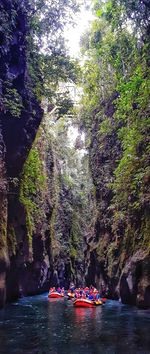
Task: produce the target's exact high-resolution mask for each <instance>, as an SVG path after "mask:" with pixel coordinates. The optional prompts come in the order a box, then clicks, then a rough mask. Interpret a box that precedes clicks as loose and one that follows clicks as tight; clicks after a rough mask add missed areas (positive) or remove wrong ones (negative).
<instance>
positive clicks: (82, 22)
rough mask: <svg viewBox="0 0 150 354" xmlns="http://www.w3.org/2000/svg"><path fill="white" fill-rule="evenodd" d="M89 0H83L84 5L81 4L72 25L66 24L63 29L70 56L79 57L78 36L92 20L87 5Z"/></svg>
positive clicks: (79, 36)
mask: <svg viewBox="0 0 150 354" xmlns="http://www.w3.org/2000/svg"><path fill="white" fill-rule="evenodd" d="M89 2H90V1H89V0H85V5H82V6H81V10H80V12H79V13H78V14H76V17H75V22H76V25H75V26H74V27H72V26H68V27H66V29H65V31H64V35H65V38H66V40H67V46H68V48H69V54H70V56H72V57H75V58H77V57H78V58H79V56H80V38H81V36H82V34H84V33H85V32H86V30H87V29H88V28H89V25H90V22H91V21H92V20H93V18H94V16H93V15H92V12H91V9H90V8H89V9H88V7H87V4H88V3H89Z"/></svg>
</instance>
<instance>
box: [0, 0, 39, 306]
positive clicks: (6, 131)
mask: <svg viewBox="0 0 150 354" xmlns="http://www.w3.org/2000/svg"><path fill="white" fill-rule="evenodd" d="M0 14H1V15H0V20H1V23H2V26H1V30H0V48H1V49H0V52H1V53H0V79H1V85H0V231H1V232H0V305H3V304H4V302H5V298H6V283H8V289H10V288H11V291H7V294H9V296H8V297H10V298H12V297H16V295H18V293H19V291H20V289H19V286H18V277H19V274H18V271H17V270H16V267H15V262H16V260H15V258H14V255H15V252H16V245H17V241H16V238H15V233H14V224H13V222H14V223H15V226H16V227H19V226H17V224H18V220H19V218H22V211H21V208H22V207H21V206H20V203H19V179H20V177H19V176H20V172H21V170H22V167H23V163H24V161H25V160H26V158H27V155H28V152H29V149H30V148H31V145H32V142H33V140H34V138H35V135H36V131H37V128H38V126H39V124H40V121H41V119H42V114H43V113H42V109H41V108H40V105H39V103H38V101H37V99H36V97H35V95H34V93H33V92H32V83H31V79H30V76H29V73H28V67H27V43H26V37H27V12H26V4H25V1H18V2H14V1H11V0H10V1H5V0H2V1H1V4H0ZM20 221H21V219H20ZM20 230H21V233H20V246H19V247H20V248H21V247H26V240H25V231H24V225H22V226H20ZM18 231H19V230H18ZM22 238H23V239H24V242H23V241H22V240H21V239H22ZM21 242H23V245H22V246H21ZM11 267H12V268H11ZM8 269H10V273H9V274H8ZM6 271H7V279H6Z"/></svg>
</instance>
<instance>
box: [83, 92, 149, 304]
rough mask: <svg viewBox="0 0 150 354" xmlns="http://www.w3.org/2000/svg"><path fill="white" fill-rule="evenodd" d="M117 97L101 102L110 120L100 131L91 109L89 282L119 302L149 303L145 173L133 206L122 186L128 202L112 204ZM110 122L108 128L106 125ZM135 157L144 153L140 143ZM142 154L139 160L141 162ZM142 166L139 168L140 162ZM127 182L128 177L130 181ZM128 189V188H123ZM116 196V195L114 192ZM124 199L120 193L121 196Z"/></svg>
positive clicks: (116, 152)
mask: <svg viewBox="0 0 150 354" xmlns="http://www.w3.org/2000/svg"><path fill="white" fill-rule="evenodd" d="M116 97H117V95H116V94H114V95H113V97H112V98H111V99H110V100H109V101H107V102H103V105H102V109H104V111H105V117H107V119H108V120H109V123H110V124H109V123H107V128H106V129H105V131H103V132H102V130H101V131H100V126H101V124H102V119H101V114H100V112H101V111H100V110H99V113H98V114H97V112H96V113H94V116H93V120H94V124H93V128H92V140H91V145H90V149H89V151H90V166H91V171H92V176H93V182H94V185H95V188H96V201H97V207H96V209H97V219H96V222H95V231H94V234H93V238H92V241H91V243H90V245H89V252H88V256H87V268H88V272H87V275H86V280H87V283H88V284H91V283H93V284H95V285H96V286H97V287H98V288H99V289H100V290H101V292H102V293H103V294H107V296H108V297H110V298H113V299H119V298H120V299H121V301H122V302H123V303H126V304H131V305H135V304H136V305H137V306H139V307H142V308H149V307H150V248H149V247H150V236H149V203H148V185H149V182H148V175H147V173H146V174H145V178H144V181H143V186H142V190H141V199H140V203H139V205H138V207H137V208H136V207H135V204H134V203H135V201H136V199H134V198H135V197H133V194H132V193H131V191H130V187H131V185H130V187H128V184H127V182H128V181H127V180H126V179H125V178H124V184H126V186H125V188H126V193H127V202H126V204H124V208H123V207H122V206H121V202H120V201H119V203H116V199H117V198H116V197H115V190H114V189H113V188H112V186H113V185H114V180H115V173H114V172H115V169H116V167H117V166H118V161H119V160H120V159H121V157H122V147H121V142H120V140H119V138H118V134H117V130H118V128H117V127H116V124H115V121H114V113H115V105H114V102H115V101H114V100H115V99H116ZM110 126H111V129H110ZM137 154H138V156H139V159H141V160H142V156H143V155H144V147H143V150H142V148H141V147H140V148H139V149H138V151H137ZM145 158H146V160H147V157H145V156H143V160H142V163H141V164H143V165H144V159H145ZM141 167H142V166H141ZM130 183H132V180H131V181H130ZM128 188H129V189H128ZM117 197H118V196H117ZM122 198H123V194H122Z"/></svg>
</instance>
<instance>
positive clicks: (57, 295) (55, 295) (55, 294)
mask: <svg viewBox="0 0 150 354" xmlns="http://www.w3.org/2000/svg"><path fill="white" fill-rule="evenodd" d="M48 297H49V298H50V299H61V298H63V297H64V295H63V294H60V293H58V292H57V291H52V292H50V293H49V294H48Z"/></svg>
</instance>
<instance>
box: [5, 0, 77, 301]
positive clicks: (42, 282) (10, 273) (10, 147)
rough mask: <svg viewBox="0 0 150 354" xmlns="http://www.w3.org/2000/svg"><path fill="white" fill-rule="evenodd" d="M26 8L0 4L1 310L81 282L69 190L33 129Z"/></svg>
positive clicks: (38, 115) (48, 143) (40, 132)
mask: <svg viewBox="0 0 150 354" xmlns="http://www.w3.org/2000/svg"><path fill="white" fill-rule="evenodd" d="M27 5H28V2H26V0H24V1H21V0H20V1H12V0H9V1H6V0H2V1H1V3H0V20H1V22H2V26H1V28H0V45H1V48H0V68H1V69H0V307H2V306H3V305H4V303H5V301H12V300H14V299H16V298H18V297H19V296H22V295H31V294H37V293H40V292H43V291H45V290H48V289H49V286H50V284H52V285H55V286H58V285H60V286H61V285H65V286H66V287H67V286H68V285H69V283H70V281H71V280H73V281H76V282H77V283H78V284H81V283H83V282H84V269H83V263H84V261H83V253H82V247H80V246H81V244H80V242H79V244H78V246H77V240H75V238H74V236H72V235H73V233H72V225H73V220H75V217H74V208H73V196H72V191H71V188H69V187H68V186H67V185H66V184H65V183H64V181H63V178H62V176H61V173H60V167H59V162H58V158H56V153H55V152H54V150H55V146H53V145H54V144H53V138H52V136H51V135H50V134H48V132H47V127H45V123H43V124H42V125H41V126H40V123H41V120H42V117H43V111H42V109H41V105H40V99H39V98H38V95H37V91H38V90H36V82H35V81H33V79H32V75H33V71H34V68H33V67H31V66H32V65H33V63H34V60H33V58H32V60H30V59H31V58H30V55H31V54H32V48H30V38H29V37H30V36H31V33H29V23H28V20H29V19H28V11H27V8H28V6H27ZM33 76H34V75H33ZM38 79H39V78H38ZM39 126H40V128H39ZM78 255H79V258H78Z"/></svg>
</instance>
